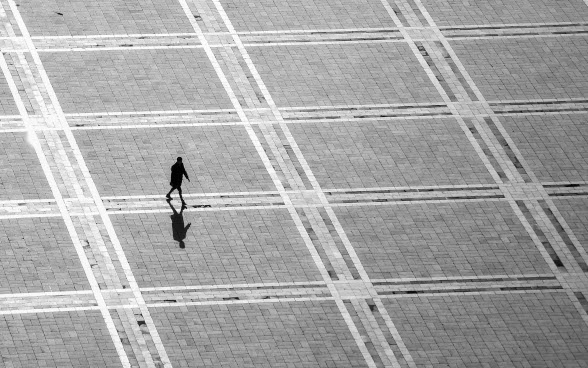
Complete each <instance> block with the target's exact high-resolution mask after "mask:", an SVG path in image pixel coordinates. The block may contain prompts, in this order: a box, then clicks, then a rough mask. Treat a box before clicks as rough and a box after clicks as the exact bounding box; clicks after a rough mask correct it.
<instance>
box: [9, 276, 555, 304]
mask: <svg viewBox="0 0 588 368" xmlns="http://www.w3.org/2000/svg"><path fill="white" fill-rule="evenodd" d="M543 279H546V280H547V279H548V280H551V279H553V280H556V279H557V276H556V275H555V274H549V273H548V274H503V275H483V276H477V275H471V276H443V277H401V278H390V279H372V282H373V283H374V284H377V285H376V286H380V285H384V284H389V285H394V284H401V285H416V286H418V285H422V284H428V285H431V286H432V287H434V286H435V285H436V284H439V285H442V284H448V283H461V284H467V283H476V282H486V283H487V282H528V281H533V280H543ZM333 283H334V284H347V282H346V281H334V282H333ZM326 285H327V283H326V282H325V281H298V282H272V283H253V284H213V285H189V286H161V287H142V288H141V291H142V292H147V293H152V292H188V291H189V292H198V293H206V292H213V291H215V290H219V289H220V290H221V291H227V292H230V291H239V290H241V291H263V290H272V289H273V290H276V291H278V292H279V291H281V290H282V291H285V290H288V289H292V288H300V287H318V288H323V287H326ZM276 288H282V289H276ZM249 289H251V290H249ZM102 293H103V294H120V293H125V294H128V293H132V290H130V289H108V290H103V291H102ZM75 295H94V293H93V291H92V290H71V291H47V292H30V293H12V294H0V300H1V299H22V298H36V297H52V296H53V297H59V296H75Z"/></svg>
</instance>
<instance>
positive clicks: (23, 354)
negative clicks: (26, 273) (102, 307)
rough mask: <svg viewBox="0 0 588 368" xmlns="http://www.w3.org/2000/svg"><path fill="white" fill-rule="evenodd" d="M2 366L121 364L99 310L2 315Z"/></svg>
mask: <svg viewBox="0 0 588 368" xmlns="http://www.w3.org/2000/svg"><path fill="white" fill-rule="evenodd" d="M0 365H1V366H2V367H13V368H30V367H59V368H70V367H72V368H73V367H79V368H81V367H113V368H114V367H117V368H118V367H121V362H120V359H119V357H118V355H117V353H116V350H115V348H114V344H113V343H112V339H111V337H110V335H109V334H108V330H107V328H106V324H105V323H104V319H103V318H102V315H101V314H100V312H98V311H75V312H58V313H39V314H15V315H1V316H0Z"/></svg>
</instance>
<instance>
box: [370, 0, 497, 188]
mask: <svg viewBox="0 0 588 368" xmlns="http://www.w3.org/2000/svg"><path fill="white" fill-rule="evenodd" d="M381 3H382V5H383V6H384V8H385V9H386V11H387V12H388V15H389V16H390V17H391V18H392V20H393V21H394V23H395V24H396V25H397V26H398V27H399V28H400V29H401V32H402V34H403V36H404V37H405V38H406V39H407V41H408V42H407V45H408V46H409V48H410V49H411V50H412V52H413V54H414V55H415V57H416V58H417V60H418V62H419V64H420V65H421V67H422V68H423V70H424V71H425V74H427V76H428V77H429V80H430V81H431V82H432V83H433V85H434V86H435V88H436V89H437V92H438V93H439V95H440V96H441V98H442V99H443V101H444V102H445V104H446V105H447V106H449V107H450V109H451V110H452V113H453V115H455V118H456V120H457V122H458V124H459V126H460V128H461V129H462V131H463V132H464V134H465V136H466V138H467V139H468V141H469V142H470V143H471V144H472V147H473V148H474V150H475V151H476V153H477V154H478V157H479V158H480V160H481V161H482V163H483V164H484V166H485V167H486V169H487V170H488V172H489V173H490V175H491V176H492V178H493V179H494V181H495V182H496V183H502V179H500V176H499V175H498V173H497V172H496V170H495V169H494V167H493V166H492V164H491V163H490V161H489V159H488V157H487V156H486V154H485V153H484V152H483V150H482V148H481V146H480V144H479V143H478V142H477V141H476V138H475V137H474V136H473V135H472V132H471V131H470V129H469V128H468V127H467V125H466V123H465V121H464V119H463V118H462V117H461V116H460V115H459V111H458V110H457V109H456V108H455V106H454V105H453V104H452V101H451V99H450V98H449V96H448V94H447V93H446V92H445V89H444V88H443V86H442V85H441V83H440V82H439V80H437V77H436V76H435V74H434V73H433V71H432V69H431V68H430V67H429V66H428V64H427V62H426V61H425V59H424V57H423V55H421V53H420V52H419V50H418V49H417V47H416V44H415V42H414V41H413V40H412V39H411V38H410V35H409V34H408V33H407V32H406V31H405V30H404V26H403V25H402V22H401V21H400V19H399V18H398V16H397V15H396V13H395V12H394V9H392V6H391V5H390V4H389V3H388V1H387V0H381Z"/></svg>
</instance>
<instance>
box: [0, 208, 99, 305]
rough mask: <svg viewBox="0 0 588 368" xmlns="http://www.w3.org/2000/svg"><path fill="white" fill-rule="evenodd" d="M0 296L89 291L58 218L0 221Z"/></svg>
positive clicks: (63, 226) (72, 248)
mask: <svg viewBox="0 0 588 368" xmlns="http://www.w3.org/2000/svg"><path fill="white" fill-rule="evenodd" d="M0 244H2V247H1V248H0V294H14V293H34V292H43V291H45V292H48V291H69V290H89V289H90V284H89V283H88V280H87V278H86V275H85V273H84V270H83V268H82V265H81V263H80V260H79V258H78V255H77V253H76V251H75V248H74V245H73V244H72V241H71V238H70V235H69V233H68V231H67V228H66V227H65V224H64V222H63V220H62V219H61V218H28V219H18V220H8V219H2V220H0Z"/></svg>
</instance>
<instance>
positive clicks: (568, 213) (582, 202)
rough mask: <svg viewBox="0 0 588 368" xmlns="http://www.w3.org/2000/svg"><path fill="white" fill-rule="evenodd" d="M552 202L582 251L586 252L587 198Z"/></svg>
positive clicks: (587, 235)
mask: <svg viewBox="0 0 588 368" xmlns="http://www.w3.org/2000/svg"><path fill="white" fill-rule="evenodd" d="M553 202H554V203H555V206H556V207H557V209H558V210H559V212H560V213H561V215H562V217H563V218H564V220H565V221H566V223H567V224H568V226H569V227H570V228H571V229H572V232H573V233H574V235H575V236H576V238H578V241H579V242H580V244H581V245H582V247H583V248H584V251H586V252H588V198H585V197H584V198H556V199H554V200H553Z"/></svg>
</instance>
